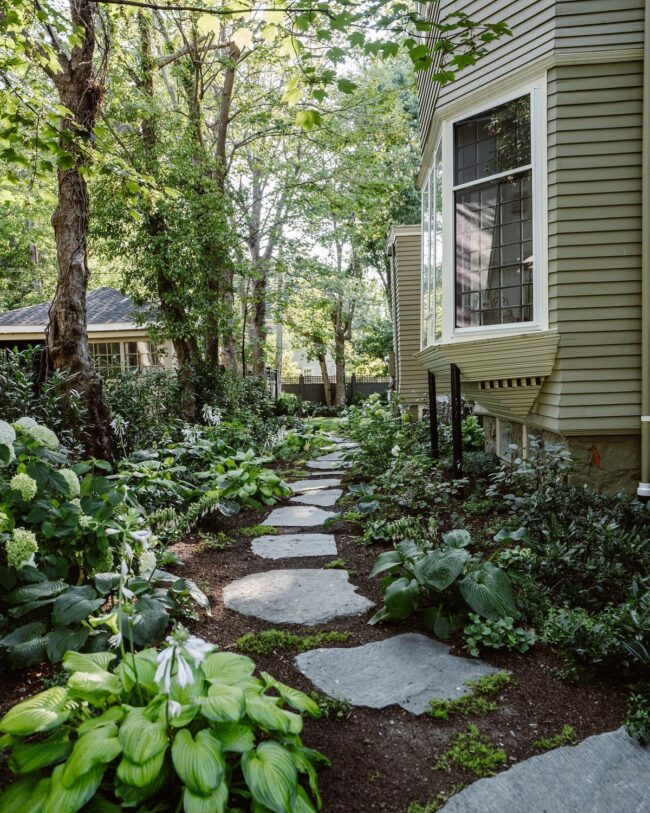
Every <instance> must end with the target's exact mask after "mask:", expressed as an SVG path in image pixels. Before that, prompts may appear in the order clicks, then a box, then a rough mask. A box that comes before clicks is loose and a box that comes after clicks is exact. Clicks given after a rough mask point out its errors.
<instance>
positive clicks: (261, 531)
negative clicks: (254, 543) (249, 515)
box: [237, 525, 280, 536]
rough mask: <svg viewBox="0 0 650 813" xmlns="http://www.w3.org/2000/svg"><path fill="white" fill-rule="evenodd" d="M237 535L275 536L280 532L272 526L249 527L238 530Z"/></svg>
mask: <svg viewBox="0 0 650 813" xmlns="http://www.w3.org/2000/svg"><path fill="white" fill-rule="evenodd" d="M237 533H238V534H241V535H242V536H269V535H270V536H275V535H276V534H279V533H280V531H279V530H278V529H277V528H274V527H273V525H251V526H250V527H248V528H239V529H238V530H237Z"/></svg>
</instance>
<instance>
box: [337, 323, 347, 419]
mask: <svg viewBox="0 0 650 813" xmlns="http://www.w3.org/2000/svg"><path fill="white" fill-rule="evenodd" d="M334 364H335V366H336V400H335V403H336V405H337V406H345V404H346V397H345V338H344V335H343V334H342V333H341V331H340V330H337V331H336V332H335V334H334Z"/></svg>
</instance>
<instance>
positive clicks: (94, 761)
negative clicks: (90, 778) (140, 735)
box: [62, 723, 122, 788]
mask: <svg viewBox="0 0 650 813" xmlns="http://www.w3.org/2000/svg"><path fill="white" fill-rule="evenodd" d="M121 753H122V746H121V745H120V742H119V740H118V738H117V726H116V725H115V723H111V724H109V725H105V726H101V727H99V728H96V729H94V730H93V731H89V732H88V733H87V734H84V735H83V736H82V737H79V739H78V740H77V742H76V743H75V745H74V749H73V751H72V754H71V755H70V757H69V758H68V760H67V762H66V763H65V766H64V770H63V774H62V782H63V785H64V786H65V787H66V788H70V787H72V786H73V785H74V784H75V783H76V782H77V781H78V780H79V778H80V777H81V776H83V775H84V774H85V773H87V772H88V771H90V770H92V769H93V768H95V767H96V766H98V765H108V763H109V762H112V761H113V760H114V759H116V758H117V757H118V756H119V755H120V754H121Z"/></svg>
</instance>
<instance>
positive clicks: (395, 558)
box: [370, 550, 404, 578]
mask: <svg viewBox="0 0 650 813" xmlns="http://www.w3.org/2000/svg"><path fill="white" fill-rule="evenodd" d="M403 561H404V560H403V557H402V556H401V555H400V553H399V552H398V551H396V550H387V551H386V552H385V553H380V554H379V556H378V557H377V561H376V562H375V564H374V567H373V568H372V570H371V571H370V578H372V577H373V576H378V575H379V574H380V573H385V572H386V571H387V570H393V568H396V567H399V566H400V565H401V564H402V562H403Z"/></svg>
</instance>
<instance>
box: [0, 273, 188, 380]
mask: <svg viewBox="0 0 650 813" xmlns="http://www.w3.org/2000/svg"><path fill="white" fill-rule="evenodd" d="M49 309H50V303H49V302H44V303H42V304H40V305H32V306H30V307H27V308H17V309H16V310H13V311H7V312H6V313H2V314H0V347H5V348H14V347H17V348H19V349H24V348H26V347H28V346H30V345H38V344H42V343H43V342H44V340H45V328H46V326H47V323H48V312H49ZM138 311H139V309H138V307H137V306H136V305H134V304H133V301H132V300H131V299H130V298H129V297H128V296H125V295H124V294H122V293H120V292H119V291H116V290H115V289H114V288H97V289H96V290H95V291H89V292H88V296H87V298H86V315H87V321H88V344H89V347H90V354H91V356H92V359H93V361H94V363H95V365H96V367H97V369H98V370H99V371H100V372H101V373H102V374H104V375H106V374H110V373H111V372H113V371H116V370H136V369H148V368H152V367H166V368H170V367H172V366H173V358H174V355H173V348H172V345H171V343H166V344H164V345H163V346H162V347H156V349H155V350H154V348H153V347H152V345H151V342H150V341H149V336H148V334H147V328H146V327H143V326H142V325H140V324H138V318H137V317H138Z"/></svg>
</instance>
